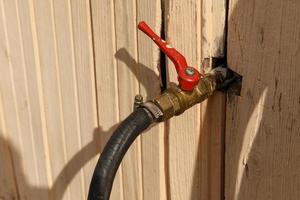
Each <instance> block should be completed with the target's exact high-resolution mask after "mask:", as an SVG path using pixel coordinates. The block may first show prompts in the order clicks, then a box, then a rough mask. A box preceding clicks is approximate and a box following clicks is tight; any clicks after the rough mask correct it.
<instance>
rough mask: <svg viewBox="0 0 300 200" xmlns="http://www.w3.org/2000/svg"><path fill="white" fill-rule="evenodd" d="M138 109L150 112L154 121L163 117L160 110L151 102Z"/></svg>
mask: <svg viewBox="0 0 300 200" xmlns="http://www.w3.org/2000/svg"><path fill="white" fill-rule="evenodd" d="M140 107H144V108H146V109H147V110H148V111H150V112H151V114H152V115H153V116H154V118H155V119H156V120H157V119H160V118H161V117H162V116H163V115H164V113H163V112H162V111H161V109H160V108H159V107H158V106H157V105H155V104H154V103H153V102H151V101H147V102H145V103H143V104H142V105H141V106H140Z"/></svg>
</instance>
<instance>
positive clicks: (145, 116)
mask: <svg viewBox="0 0 300 200" xmlns="http://www.w3.org/2000/svg"><path fill="white" fill-rule="evenodd" d="M152 122H154V120H153V117H152V115H151V114H150V112H148V111H147V110H145V108H138V109H137V110H135V111H134V112H133V113H132V114H131V115H129V116H128V117H127V118H126V119H125V120H124V121H123V122H122V123H121V125H120V126H119V127H118V128H117V130H116V131H115V132H114V133H113V135H112V136H111V138H110V139H109V141H108V142H107V144H106V146H105V147H104V149H103V152H102V154H101V156H100V158H99V160H98V163H97V165H96V168H95V170H94V174H93V178H92V181H91V184H90V189H89V195H88V200H109V197H110V193H111V189H112V185H113V181H114V178H115V175H116V172H117V170H118V167H119V165H120V163H121V161H122V159H123V157H124V155H125V153H126V152H127V150H128V148H129V147H130V145H131V144H132V143H133V142H134V140H135V139H136V137H137V136H138V135H139V134H140V133H141V132H142V131H144V130H145V129H146V128H147V127H149V125H150V124H151V123H152Z"/></svg>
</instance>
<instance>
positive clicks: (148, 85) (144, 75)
mask: <svg viewBox="0 0 300 200" xmlns="http://www.w3.org/2000/svg"><path fill="white" fill-rule="evenodd" d="M115 57H116V59H117V60H119V61H121V62H123V63H125V65H126V67H128V68H129V69H130V70H131V71H132V73H133V74H134V76H135V77H136V78H137V80H138V81H139V83H140V84H142V86H143V87H144V88H145V90H146V94H147V97H146V99H147V100H149V99H153V98H155V97H157V96H158V95H159V94H160V91H159V90H158V91H155V90H154V89H153V84H154V83H153V82H155V83H160V82H161V81H160V77H159V76H158V75H157V74H156V73H155V72H154V71H153V70H151V69H150V68H149V67H147V66H145V65H143V64H141V63H138V62H137V61H136V60H135V59H134V58H133V57H132V55H130V53H129V52H128V51H127V49H125V48H120V49H119V50H118V51H117V52H116V53H115Z"/></svg>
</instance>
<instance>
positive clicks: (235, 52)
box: [225, 0, 300, 200]
mask: <svg viewBox="0 0 300 200" xmlns="http://www.w3.org/2000/svg"><path fill="white" fill-rule="evenodd" d="M299 9H300V2H299V1H296V0H292V1H280V0H274V1H266V0H262V1H244V0H239V1H237V0H232V1H231V3H230V9H229V31H228V33H229V40H228V45H229V48H228V61H229V65H230V66H231V67H232V68H233V69H234V70H236V71H238V72H239V73H241V74H242V75H243V89H242V93H241V97H230V98H229V99H228V103H227V119H226V178H225V180H226V184H225V194H226V199H243V200H247V199H256V200H260V199H261V200H265V199H272V200H279V199H287V200H292V199H299V196H300V193H299V187H300V181H299V180H300V170H299V166H300V160H299V157H300V156H299V154H300V153H299V145H300V136H299V126H300V123H299V120H298V119H299V115H300V104H299V99H300V98H299V97H300V87H299V84H298V77H299V75H300V70H299V64H300V59H299V58H300V56H299V53H300V51H299V44H300V40H299V39H300V37H299V36H300V32H299V30H300V16H299V12H298V10H299Z"/></svg>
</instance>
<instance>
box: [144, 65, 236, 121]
mask: <svg viewBox="0 0 300 200" xmlns="http://www.w3.org/2000/svg"><path fill="white" fill-rule="evenodd" d="M240 79H241V76H240V75H238V74H237V73H235V72H233V71H232V70H230V69H228V68H224V67H216V68H214V69H213V70H211V71H210V72H208V73H207V74H205V75H203V76H202V77H201V79H200V81H199V83H198V85H196V86H195V87H194V89H193V90H192V91H184V90H182V89H180V87H179V86H177V85H176V84H175V83H170V86H169V88H168V89H167V90H166V91H165V92H164V93H163V94H162V95H161V96H159V97H157V98H155V99H153V100H150V101H148V102H146V103H144V104H142V105H141V106H142V107H145V108H147V110H149V111H150V112H151V114H152V115H153V116H154V118H155V119H156V121H157V122H162V121H165V120H167V119H170V118H171V117H173V116H177V115H180V114H182V113H183V112H184V111H185V110H187V109H189V108H190V107H192V106H194V105H195V104H197V103H201V102H202V101H204V100H205V99H207V98H208V97H209V96H211V95H212V94H213V93H214V91H215V90H220V91H226V90H227V88H228V86H230V85H232V84H233V83H234V82H240V81H236V80H240ZM239 85H240V84H239Z"/></svg>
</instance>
